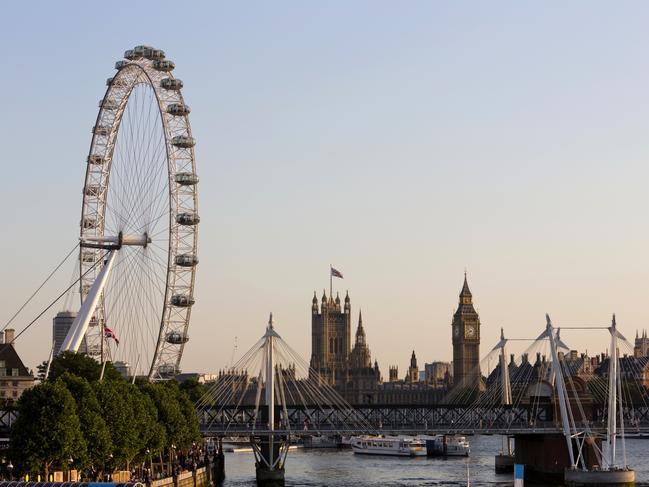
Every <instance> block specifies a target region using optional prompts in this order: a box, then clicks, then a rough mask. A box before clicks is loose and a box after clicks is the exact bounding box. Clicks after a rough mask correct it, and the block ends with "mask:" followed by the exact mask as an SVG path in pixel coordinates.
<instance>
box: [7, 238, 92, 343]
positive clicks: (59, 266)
mask: <svg viewBox="0 0 649 487" xmlns="http://www.w3.org/2000/svg"><path fill="white" fill-rule="evenodd" d="M78 246H79V243H77V244H76V245H75V246H74V247H72V250H70V252H68V254H67V255H66V256H65V257H64V258H63V260H62V261H61V262H59V264H58V265H57V266H56V267H55V268H54V270H53V271H52V272H50V273H49V275H48V276H47V277H46V278H45V280H44V281H43V282H42V283H41V285H40V286H38V287H37V288H36V290H35V291H34V292H33V293H32V294H31V296H29V298H28V299H27V301H25V302H24V303H23V304H22V306H21V307H20V308H18V311H16V312H15V313H14V314H13V316H12V317H11V318H9V321H7V323H6V324H5V326H3V327H2V329H0V332H3V331H5V330H6V329H7V327H8V326H9V325H11V323H12V322H13V321H14V320H15V319H16V317H17V316H18V315H19V314H20V312H21V311H22V310H23V309H25V307H26V306H27V305H28V304H29V303H30V302H31V300H32V299H34V296H36V295H37V294H38V292H39V291H40V290H41V289H42V288H43V286H45V284H47V282H48V281H49V280H50V279H51V278H52V276H53V275H54V274H56V271H58V270H59V269H60V268H61V266H62V265H63V264H64V263H65V261H66V260H68V259H69V258H70V256H71V255H72V254H73V253H74V251H75V250H76V249H77V247H78ZM77 282H78V281H77Z"/></svg>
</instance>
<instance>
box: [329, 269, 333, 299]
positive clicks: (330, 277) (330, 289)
mask: <svg viewBox="0 0 649 487" xmlns="http://www.w3.org/2000/svg"><path fill="white" fill-rule="evenodd" d="M332 268H333V266H332V265H331V264H329V297H330V298H331V297H332V296H333V293H334V276H333V274H334V273H333V272H332V270H331V269H332Z"/></svg>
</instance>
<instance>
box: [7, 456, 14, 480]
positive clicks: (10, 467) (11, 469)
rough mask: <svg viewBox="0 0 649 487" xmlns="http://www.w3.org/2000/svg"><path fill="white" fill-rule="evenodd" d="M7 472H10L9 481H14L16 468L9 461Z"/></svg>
mask: <svg viewBox="0 0 649 487" xmlns="http://www.w3.org/2000/svg"><path fill="white" fill-rule="evenodd" d="M7 470H8V471H9V480H13V479H14V477H13V471H14V466H13V464H12V463H11V460H9V465H7Z"/></svg>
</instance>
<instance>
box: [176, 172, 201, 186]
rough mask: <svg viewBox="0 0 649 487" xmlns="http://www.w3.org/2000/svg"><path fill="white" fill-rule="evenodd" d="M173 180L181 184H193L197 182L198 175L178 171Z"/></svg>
mask: <svg viewBox="0 0 649 487" xmlns="http://www.w3.org/2000/svg"><path fill="white" fill-rule="evenodd" d="M174 180H175V181H176V182H177V183H178V184H180V185H181V186H193V185H194V184H196V183H198V176H197V175H196V174H194V173H192V172H178V173H176V175H175V176H174Z"/></svg>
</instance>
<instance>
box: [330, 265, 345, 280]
mask: <svg viewBox="0 0 649 487" xmlns="http://www.w3.org/2000/svg"><path fill="white" fill-rule="evenodd" d="M331 275H332V276H333V277H339V278H340V279H343V273H342V272H340V271H339V270H337V269H334V268H333V267H332V268H331Z"/></svg>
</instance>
